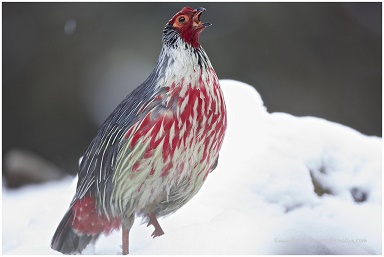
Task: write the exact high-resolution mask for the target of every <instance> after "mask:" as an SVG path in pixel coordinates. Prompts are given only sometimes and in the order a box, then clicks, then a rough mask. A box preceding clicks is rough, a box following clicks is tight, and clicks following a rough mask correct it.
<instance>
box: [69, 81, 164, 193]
mask: <svg viewBox="0 0 384 257" xmlns="http://www.w3.org/2000/svg"><path fill="white" fill-rule="evenodd" d="M157 93H159V92H157ZM160 93H161V92H160ZM156 95H157V94H156V92H155V91H154V90H153V88H152V87H151V81H150V80H147V81H146V82H144V83H143V84H142V85H140V86H139V87H138V88H136V89H135V90H134V91H133V92H132V93H131V94H129V95H128V96H127V97H126V98H125V99H124V100H123V101H122V102H121V103H120V105H119V106H118V107H117V108H116V109H115V110H114V111H113V112H112V114H111V115H110V116H109V117H108V118H107V119H106V120H105V122H104V123H103V125H102V126H101V128H100V130H99V131H98V133H97V136H96V137H95V138H94V139H93V140H92V142H91V144H90V145H89V147H88V149H87V150H86V152H85V154H84V156H83V158H82V160H81V163H80V168H79V173H78V182H77V190H76V195H75V197H76V198H78V199H81V198H83V197H84V195H85V194H87V192H89V190H90V188H93V189H95V188H97V190H98V192H99V190H106V189H108V188H112V187H106V186H105V185H106V184H107V183H109V182H110V180H111V175H112V174H113V173H114V172H115V168H116V158H117V156H118V154H119V147H120V143H121V141H122V139H123V138H124V136H125V134H126V132H127V131H128V130H129V129H130V128H131V127H132V126H133V125H134V124H135V123H136V122H137V121H139V120H140V119H143V117H145V116H146V115H147V113H148V112H150V111H151V109H152V108H154V106H158V104H159V103H157V101H158V100H157V99H156ZM91 192H92V191H91ZM104 193H106V194H108V193H111V192H104Z"/></svg>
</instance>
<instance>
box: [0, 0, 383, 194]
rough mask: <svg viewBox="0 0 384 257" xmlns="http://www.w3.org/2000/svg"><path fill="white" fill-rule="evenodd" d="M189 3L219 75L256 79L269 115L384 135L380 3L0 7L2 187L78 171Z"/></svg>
mask: <svg viewBox="0 0 384 257" xmlns="http://www.w3.org/2000/svg"><path fill="white" fill-rule="evenodd" d="M186 5H189V6H191V7H194V8H196V7H199V6H203V7H205V8H206V9H207V12H205V13H204V14H203V15H202V18H201V19H202V20H203V21H207V22H211V23H213V26H212V27H209V28H208V29H206V30H205V31H204V32H203V33H202V35H201V37H200V41H201V44H202V45H203V47H204V49H205V50H206V52H207V53H208V55H209V57H210V60H211V62H212V64H213V66H214V68H215V70H216V72H217V74H218V76H219V78H220V79H235V80H239V81H242V82H246V83H248V84H250V85H252V86H254V87H255V88H256V89H257V91H258V92H259V93H260V94H261V96H262V98H263V100H264V103H265V105H266V107H267V109H268V111H269V112H286V113H290V114H293V115H296V116H317V117H322V118H325V119H328V120H331V121H335V122H338V123H341V124H344V125H347V126H350V127H352V128H354V129H356V130H358V131H360V132H361V133H364V134H367V135H376V136H381V135H382V134H381V133H382V81H381V79H382V74H381V72H382V66H381V65H382V28H381V25H382V17H381V15H382V14H381V12H382V7H381V3H379V2H376V3H2V12H3V13H2V14H3V17H2V19H3V20H2V21H3V28H2V29H3V35H2V42H3V46H2V47H3V49H2V50H3V51H2V54H3V60H2V61H3V70H2V74H3V77H2V83H3V92H2V93H3V99H2V100H3V106H2V107H3V137H2V139H3V153H2V155H3V156H2V157H3V184H4V185H7V186H9V187H18V186H20V185H23V184H25V183H31V182H34V183H37V182H42V181H46V180H51V179H58V178H60V177H62V176H63V175H64V174H66V173H70V174H75V173H76V172H77V165H78V159H79V157H80V156H81V155H82V154H83V153H84V151H85V150H86V148H87V146H88V144H89V143H90V142H91V140H92V138H93V137H94V136H95V135H96V133H97V130H98V127H99V126H100V125H101V123H102V122H103V121H104V119H105V118H106V117H107V116H108V114H109V113H110V112H112V110H113V109H114V108H115V107H116V106H117V105H118V104H119V103H120V101H121V100H122V99H123V98H124V97H125V96H126V95H127V94H128V93H129V92H130V91H131V90H133V89H134V88H135V87H137V86H138V85H139V84H140V83H141V82H142V81H144V80H145V79H146V77H147V76H148V75H149V73H150V72H151V71H152V69H153V67H154V65H155V63H156V61H157V58H158V55H159V53H160V49H161V34H162V29H163V27H164V25H165V24H166V23H167V21H168V20H169V19H170V18H171V17H172V16H173V15H174V14H175V13H176V12H178V11H179V10H180V9H181V8H182V7H184V6H186ZM239 115H241V114H239Z"/></svg>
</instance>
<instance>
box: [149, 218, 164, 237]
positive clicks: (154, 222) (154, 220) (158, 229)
mask: <svg viewBox="0 0 384 257" xmlns="http://www.w3.org/2000/svg"><path fill="white" fill-rule="evenodd" d="M148 217H149V222H148V225H147V227H148V226H149V225H152V226H154V227H155V231H153V233H152V235H151V237H153V238H155V237H158V236H161V235H164V231H163V229H162V228H161V226H160V224H159V221H158V220H157V218H156V215H155V214H153V213H152V214H150V215H148Z"/></svg>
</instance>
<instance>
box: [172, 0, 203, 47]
mask: <svg viewBox="0 0 384 257" xmlns="http://www.w3.org/2000/svg"><path fill="white" fill-rule="evenodd" d="M203 11H205V9H204V8H198V9H192V8H190V7H184V8H183V9H182V10H181V11H180V12H178V13H177V14H176V15H175V16H173V17H172V19H171V20H170V21H169V22H168V25H171V26H172V27H173V28H174V29H175V30H177V31H178V32H179V33H180V37H181V38H182V39H183V40H184V41H185V42H186V43H188V44H191V45H192V46H193V47H198V46H199V45H200V44H199V34H200V32H201V31H203V30H204V29H205V27H207V26H210V25H211V24H209V23H202V22H201V21H200V15H201V13H202V12H203Z"/></svg>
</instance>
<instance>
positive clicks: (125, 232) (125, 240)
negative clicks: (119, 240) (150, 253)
mask: <svg viewBox="0 0 384 257" xmlns="http://www.w3.org/2000/svg"><path fill="white" fill-rule="evenodd" d="M122 230H123V255H127V254H129V229H124V228H123V229H122Z"/></svg>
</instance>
